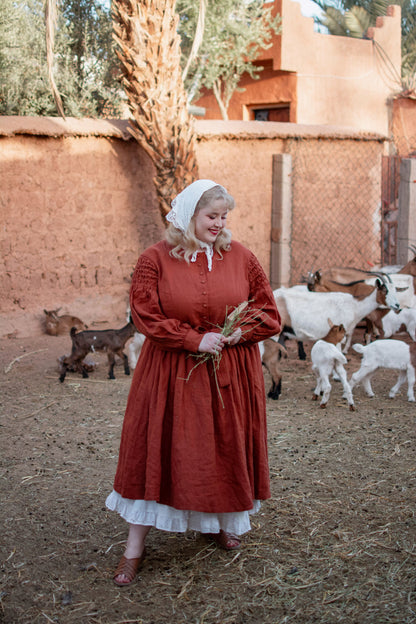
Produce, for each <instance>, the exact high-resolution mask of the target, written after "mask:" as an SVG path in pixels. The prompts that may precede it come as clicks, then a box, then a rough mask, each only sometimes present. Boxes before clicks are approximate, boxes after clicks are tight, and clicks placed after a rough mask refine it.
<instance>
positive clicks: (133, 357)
mask: <svg viewBox="0 0 416 624" xmlns="http://www.w3.org/2000/svg"><path fill="white" fill-rule="evenodd" d="M130 319H131V309H130V306H128V307H127V317H126V320H127V322H129V320H130ZM145 339H146V336H145V335H144V334H141V333H140V332H138V331H137V329H136V331H135V332H134V334H133V340H132V341H131V342H130V343H129V346H128V350H129V355H128V358H129V365H130V368H131V369H132V370H134V369H135V368H136V366H137V361H138V359H139V355H140V351H141V350H142V346H143V343H144V341H145Z"/></svg>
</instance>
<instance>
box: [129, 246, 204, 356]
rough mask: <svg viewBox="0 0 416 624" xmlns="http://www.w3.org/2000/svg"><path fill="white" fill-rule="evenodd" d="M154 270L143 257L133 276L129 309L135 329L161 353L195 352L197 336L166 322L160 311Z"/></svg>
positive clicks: (171, 320) (183, 326)
mask: <svg viewBox="0 0 416 624" xmlns="http://www.w3.org/2000/svg"><path fill="white" fill-rule="evenodd" d="M158 284H159V270H158V266H157V264H156V263H155V262H153V261H152V260H151V259H149V258H147V257H146V256H145V255H142V256H140V258H139V260H138V262H137V265H136V268H135V270H134V273H133V279H132V283H131V289H130V307H131V312H132V317H133V322H134V324H135V326H136V327H137V329H138V330H139V331H140V332H142V333H143V334H144V335H145V336H146V337H147V338H149V339H150V340H151V341H152V342H154V343H156V344H157V345H158V346H159V347H160V348H162V349H164V350H165V351H176V350H183V349H185V350H186V351H192V352H196V351H197V350H198V346H199V344H200V342H201V338H202V336H201V334H200V333H199V332H198V331H196V330H195V329H193V328H192V327H191V325H190V324H189V323H186V322H181V321H179V320H177V319H174V318H168V317H167V316H166V315H165V314H164V313H163V311H162V309H161V305H160V300H159V292H158Z"/></svg>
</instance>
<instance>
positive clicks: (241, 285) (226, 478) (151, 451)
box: [114, 241, 280, 513]
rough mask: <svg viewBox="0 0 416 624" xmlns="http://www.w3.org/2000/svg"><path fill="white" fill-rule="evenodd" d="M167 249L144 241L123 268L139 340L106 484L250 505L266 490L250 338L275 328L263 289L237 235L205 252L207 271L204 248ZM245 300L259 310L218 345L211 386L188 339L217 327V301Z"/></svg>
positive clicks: (196, 503)
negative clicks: (231, 339) (240, 331)
mask: <svg viewBox="0 0 416 624" xmlns="http://www.w3.org/2000/svg"><path fill="white" fill-rule="evenodd" d="M170 249H171V246H170V245H169V244H168V243H167V242H166V241H161V242H159V243H157V244H156V245H154V246H152V247H150V248H149V249H147V250H146V251H145V252H144V253H143V254H142V255H141V256H140V258H139V260H138V262H137V265H136V268H135V271H134V274H133V279H132V285H131V293H130V305H131V310H132V316H133V320H134V323H135V325H136V327H137V329H138V330H139V331H140V332H142V333H143V334H145V335H146V337H147V339H146V340H145V342H144V345H143V347H142V351H141V355H140V358H139V361H138V363H137V366H136V369H135V371H134V376H133V379H132V384H131V388H130V393H129V397H128V402H127V407H126V413H125V417H124V423H123V430H122V436H121V444H120V454H119V461H118V466H117V472H116V476H115V482H114V490H115V491H116V492H118V493H119V494H120V495H121V496H122V497H123V498H127V499H136V500H149V501H157V502H158V503H162V504H165V505H169V506H171V507H174V508H176V509H181V510H194V511H202V512H211V513H222V512H235V511H244V510H250V509H251V508H252V507H253V500H255V499H259V500H262V499H266V498H268V497H269V496H270V490H269V472H268V462H267V440H266V433H267V432H266V400H265V391H264V381H263V373H262V367H261V361H260V355H259V349H258V346H257V344H256V343H257V342H259V341H261V340H263V339H265V338H267V337H268V336H272V335H274V334H276V333H278V332H279V330H280V318H279V313H278V312H277V309H276V305H275V302H274V297H273V293H272V291H271V288H270V285H269V282H268V280H267V278H266V275H265V274H264V271H263V269H262V268H261V266H260V264H259V262H258V260H257V259H256V258H255V256H254V255H253V254H252V253H251V252H250V251H249V250H248V249H246V248H245V247H243V245H241V244H240V243H237V242H232V243H231V249H230V250H229V251H224V252H223V253H222V258H221V257H220V255H219V254H218V253H217V252H214V257H213V265H212V270H211V271H209V270H208V263H207V257H206V255H205V253H198V256H197V259H196V261H195V262H190V263H187V262H185V260H178V259H176V258H173V257H171V256H170V255H169V251H170ZM247 300H253V301H252V302H251V303H250V306H251V307H257V308H258V309H259V310H261V312H260V316H261V323H259V322H258V321H253V322H252V326H251V328H250V331H249V332H248V333H245V334H244V335H243V337H242V339H241V340H240V342H239V343H238V344H237V345H234V346H226V347H224V349H223V351H222V357H221V362H220V365H219V368H218V372H217V380H218V384H219V388H217V386H216V381H215V376H214V374H213V368H212V364H211V363H210V362H205V363H202V364H200V365H199V366H197V367H195V364H197V363H198V361H199V360H198V359H197V358H196V357H195V356H196V355H198V346H199V344H200V342H201V339H202V336H203V334H204V333H206V332H208V331H216V330H217V327H216V326H222V325H223V323H224V320H225V316H226V311H227V308H228V312H230V311H231V309H232V308H233V307H235V306H237V305H239V304H240V303H241V302H243V301H247ZM245 329H246V328H245ZM218 331H219V330H218ZM194 367H195V368H194ZM192 369H193V370H192ZM191 371H192V372H191ZM189 375H190V376H189ZM188 376H189V379H188V380H187V378H188ZM219 393H221V396H220V394H219ZM221 398H222V402H223V404H224V407H223V405H222V402H221Z"/></svg>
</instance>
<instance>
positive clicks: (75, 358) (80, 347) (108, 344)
mask: <svg viewBox="0 0 416 624" xmlns="http://www.w3.org/2000/svg"><path fill="white" fill-rule="evenodd" d="M135 331H136V328H135V326H134V325H133V323H132V321H129V322H128V323H127V325H125V326H124V327H122V328H121V329H103V330H100V331H82V332H78V333H76V330H75V328H74V327H73V328H72V329H71V332H70V335H71V340H72V351H71V355H69V356H67V357H65V358H64V359H63V360H62V362H61V375H60V377H59V381H61V382H62V381H64V379H65V376H66V372H67V370H68V368H69V367H70V366H75V367H76V368H77V367H79V368H80V369H81V372H82V376H83V377H88V372H87V370H86V368H85V367H84V366H83V359H84V358H85V356H86V355H87V353H89V352H90V351H104V352H105V353H107V357H108V364H109V369H108V378H109V379H115V377H114V364H115V355H118V356H119V357H120V358H121V359H122V360H123V364H124V373H125V374H126V375H130V368H129V362H128V359H127V355H126V354H125V353H124V352H123V349H124V345H125V344H126V342H127V340H128V339H129V338H131V337H132V336H133V334H134V332H135Z"/></svg>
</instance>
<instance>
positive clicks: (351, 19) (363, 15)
mask: <svg viewBox="0 0 416 624" xmlns="http://www.w3.org/2000/svg"><path fill="white" fill-rule="evenodd" d="M371 23H372V20H371V15H370V14H369V13H368V11H366V10H365V9H363V7H359V6H355V7H352V9H351V10H350V11H346V13H345V24H346V26H347V28H348V34H349V36H350V37H356V38H358V39H361V38H362V37H364V35H365V33H366V32H367V30H368V28H369V27H370V26H371Z"/></svg>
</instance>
